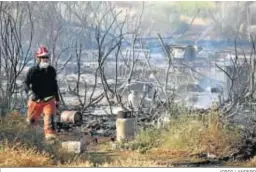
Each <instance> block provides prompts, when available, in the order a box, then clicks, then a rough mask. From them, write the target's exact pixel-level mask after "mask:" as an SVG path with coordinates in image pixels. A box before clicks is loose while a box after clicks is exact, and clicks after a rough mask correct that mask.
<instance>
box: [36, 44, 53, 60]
mask: <svg viewBox="0 0 256 172" xmlns="http://www.w3.org/2000/svg"><path fill="white" fill-rule="evenodd" d="M49 55H50V53H49V51H48V49H47V48H46V47H45V46H40V47H39V48H38V50H37V52H36V57H42V56H49Z"/></svg>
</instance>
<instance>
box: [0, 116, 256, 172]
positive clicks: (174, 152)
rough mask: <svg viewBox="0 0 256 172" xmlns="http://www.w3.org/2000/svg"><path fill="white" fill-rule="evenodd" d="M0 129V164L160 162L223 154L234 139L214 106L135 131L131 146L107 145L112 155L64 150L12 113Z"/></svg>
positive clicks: (0, 122)
mask: <svg viewBox="0 0 256 172" xmlns="http://www.w3.org/2000/svg"><path fill="white" fill-rule="evenodd" d="M0 133H1V135H0V142H1V143H2V144H1V147H0V166H1V167H166V166H168V164H170V162H171V160H182V158H183V160H184V158H185V159H186V157H190V155H191V154H194V153H201V152H209V153H213V154H215V155H217V156H222V155H226V154H228V153H229V152H231V151H232V149H233V148H235V147H236V144H237V143H239V141H240V136H239V132H238V131H237V130H236V129H235V128H232V127H230V125H227V124H221V123H219V118H218V113H216V112H211V114H209V115H208V116H207V117H206V116H205V117H203V118H191V117H188V116H181V117H178V118H176V119H173V120H172V121H171V122H170V125H169V126H168V127H167V128H165V129H160V130H159V129H156V128H149V129H147V130H144V131H141V132H140V133H139V134H138V135H137V137H136V139H135V140H134V141H133V142H131V143H128V144H131V145H132V146H133V147H134V149H133V151H121V152H120V151H113V153H114V154H116V155H115V156H114V157H113V158H112V157H111V158H110V156H108V155H106V154H105V153H106V152H102V153H100V152H97V151H96V152H95V153H89V152H87V153H85V154H81V155H76V154H70V153H66V152H64V151H63V150H61V149H60V145H59V144H56V145H51V146H49V145H47V144H45V143H44V139H43V133H42V132H40V130H39V131H36V130H35V129H34V128H30V127H27V125H26V123H25V121H24V118H23V117H20V116H19V115H17V114H15V113H13V114H10V115H8V117H5V118H3V119H1V120H0ZM104 147H106V145H104ZM141 150H142V151H141ZM143 150H144V151H143ZM101 151H102V150H101ZM108 151H109V150H108ZM141 153H143V154H141ZM186 160H187V159H186ZM255 165H256V161H255V158H254V159H252V160H251V161H249V162H246V166H250V167H252V166H255Z"/></svg>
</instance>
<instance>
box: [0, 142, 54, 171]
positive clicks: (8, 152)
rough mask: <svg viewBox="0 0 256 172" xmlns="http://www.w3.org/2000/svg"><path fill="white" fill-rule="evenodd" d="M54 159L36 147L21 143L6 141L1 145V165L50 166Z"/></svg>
mask: <svg viewBox="0 0 256 172" xmlns="http://www.w3.org/2000/svg"><path fill="white" fill-rule="evenodd" d="M52 165H53V161H52V159H51V157H50V155H49V154H47V153H43V152H39V151H38V150H36V148H26V146H24V145H22V144H21V143H16V145H12V144H10V143H8V141H5V142H4V143H2V145H1V151H0V167H50V166H52Z"/></svg>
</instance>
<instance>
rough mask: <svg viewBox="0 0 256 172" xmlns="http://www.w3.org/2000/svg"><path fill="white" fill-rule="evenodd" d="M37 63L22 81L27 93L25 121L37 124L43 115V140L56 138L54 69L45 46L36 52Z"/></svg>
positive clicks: (56, 90) (57, 99)
mask: <svg viewBox="0 0 256 172" xmlns="http://www.w3.org/2000/svg"><path fill="white" fill-rule="evenodd" d="M35 56H36V61H37V64H36V65H35V66H33V67H31V68H30V69H29V71H28V73H27V75H26V78H25V81H24V87H25V92H26V93H27V95H29V93H31V95H29V100H28V111H27V122H28V123H29V124H32V125H34V126H37V121H38V120H39V118H40V116H41V115H43V119H44V134H45V140H46V141H51V140H55V139H56V128H55V123H54V116H55V115H56V111H57V109H58V107H59V95H58V84H57V80H56V70H55V69H54V67H52V66H51V65H50V64H49V63H50V62H49V60H50V53H49V51H48V49H47V48H46V47H45V46H40V47H39V49H38V50H37V52H36V55H35Z"/></svg>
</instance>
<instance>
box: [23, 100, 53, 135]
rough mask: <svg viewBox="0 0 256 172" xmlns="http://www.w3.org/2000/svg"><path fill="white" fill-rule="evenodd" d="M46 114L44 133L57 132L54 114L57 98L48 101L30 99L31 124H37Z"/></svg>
mask: <svg viewBox="0 0 256 172" xmlns="http://www.w3.org/2000/svg"><path fill="white" fill-rule="evenodd" d="M41 114H43V115H44V134H45V135H47V134H56V129H55V124H54V116H55V115H56V100H55V99H51V100H49V101H47V102H35V101H32V100H29V101H28V112H27V120H29V122H30V123H31V124H34V125H35V126H36V125H37V121H38V120H39V118H40V117H41Z"/></svg>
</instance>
